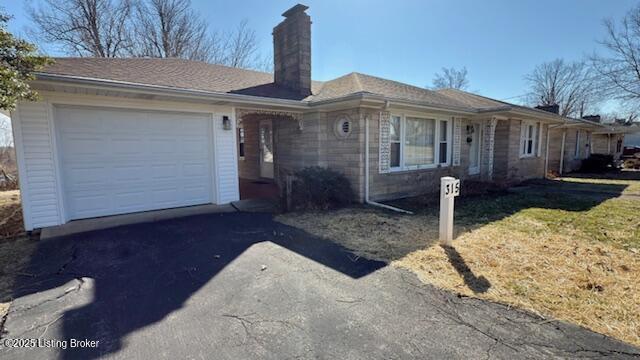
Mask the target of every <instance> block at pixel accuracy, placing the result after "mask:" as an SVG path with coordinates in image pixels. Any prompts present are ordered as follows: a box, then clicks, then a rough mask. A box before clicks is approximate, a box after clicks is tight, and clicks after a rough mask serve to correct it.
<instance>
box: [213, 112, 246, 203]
mask: <svg viewBox="0 0 640 360" xmlns="http://www.w3.org/2000/svg"><path fill="white" fill-rule="evenodd" d="M233 113H235V111H231V112H230V113H228V114H216V115H215V116H214V133H215V140H214V145H215V149H216V150H215V153H216V161H215V162H216V185H217V188H218V196H217V203H218V204H227V203H229V202H231V201H236V200H238V199H240V190H239V188H238V156H237V154H236V152H237V151H236V149H237V145H236V121H235V117H234V115H232V114H233ZM225 115H226V116H229V119H230V120H231V124H232V129H231V130H224V129H223V127H222V126H223V125H222V117H223V116H225Z"/></svg>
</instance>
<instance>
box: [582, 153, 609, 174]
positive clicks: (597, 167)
mask: <svg viewBox="0 0 640 360" xmlns="http://www.w3.org/2000/svg"><path fill="white" fill-rule="evenodd" d="M614 168H615V166H614V163H613V155H607V154H591V156H589V158H588V159H585V160H583V161H582V165H581V166H580V171H581V172H590V173H601V172H605V171H608V170H612V169H614Z"/></svg>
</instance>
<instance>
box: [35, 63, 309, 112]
mask: <svg viewBox="0 0 640 360" xmlns="http://www.w3.org/2000/svg"><path fill="white" fill-rule="evenodd" d="M36 82H56V83H66V84H70V85H82V86H84V87H91V88H105V87H106V88H109V89H114V88H116V89H118V90H122V91H128V92H142V93H147V94H156V95H167V96H178V97H184V98H191V99H202V100H214V101H221V102H229V103H234V104H251V105H271V106H273V105H277V106H281V107H287V108H293V109H296V110H304V109H307V108H308V104H307V103H306V102H304V101H299V100H289V99H280V98H269V97H261V96H251V95H243V94H232V93H226V92H215V91H206V90H196V89H184V88H175V87H169V86H161V85H150V84H140V83H133V82H126V81H117V80H108V79H96V78H88V77H80V76H69V75H59V74H49V73H41V72H39V73H36Z"/></svg>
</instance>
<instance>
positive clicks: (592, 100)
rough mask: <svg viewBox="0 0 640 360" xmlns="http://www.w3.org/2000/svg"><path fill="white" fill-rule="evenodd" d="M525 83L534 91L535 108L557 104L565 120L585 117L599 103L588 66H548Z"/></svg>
mask: <svg viewBox="0 0 640 360" xmlns="http://www.w3.org/2000/svg"><path fill="white" fill-rule="evenodd" d="M525 79H526V80H527V82H528V83H529V86H530V88H531V93H530V102H531V103H532V105H554V104H557V105H559V106H560V115H562V116H576V117H582V116H583V115H585V114H586V113H587V112H589V111H591V110H593V108H594V106H596V105H597V103H598V102H599V92H598V87H597V84H596V81H595V77H594V76H593V74H592V71H591V69H590V68H589V66H587V64H586V63H585V62H581V61H579V62H571V63H567V62H565V61H564V60H562V59H556V60H554V61H551V62H545V63H542V64H540V65H538V66H536V67H535V69H534V70H533V71H532V72H531V73H530V74H529V75H527V76H525Z"/></svg>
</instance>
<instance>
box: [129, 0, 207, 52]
mask: <svg viewBox="0 0 640 360" xmlns="http://www.w3.org/2000/svg"><path fill="white" fill-rule="evenodd" d="M135 8H136V11H135V21H134V23H135V25H134V29H135V40H134V42H135V47H133V48H132V54H133V55H134V56H147V57H160V58H183V59H191V60H200V61H210V60H211V57H212V55H213V54H212V50H213V49H214V45H215V44H214V41H217V40H216V39H215V38H213V37H211V36H210V35H209V29H208V26H207V23H206V22H205V21H204V20H203V19H202V18H201V17H200V16H199V15H198V14H197V13H196V12H195V11H193V9H191V1H190V0H148V1H138V2H137V4H136V7H135Z"/></svg>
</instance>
